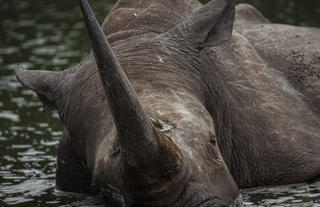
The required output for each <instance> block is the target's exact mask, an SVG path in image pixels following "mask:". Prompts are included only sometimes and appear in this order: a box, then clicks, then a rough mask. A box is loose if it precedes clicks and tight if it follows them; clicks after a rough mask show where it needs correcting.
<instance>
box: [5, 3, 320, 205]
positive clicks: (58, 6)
mask: <svg viewBox="0 0 320 207" xmlns="http://www.w3.org/2000/svg"><path fill="white" fill-rule="evenodd" d="M114 2H115V1H103V0H96V1H94V2H93V7H94V10H95V11H96V14H97V16H98V19H99V20H100V21H102V19H103V18H104V16H105V15H106V11H108V10H109V9H110V8H111V7H112V5H113V4H114ZM251 2H253V3H254V4H255V5H257V6H258V7H259V8H260V9H263V11H264V13H265V15H266V16H267V17H269V18H271V19H272V20H273V21H276V22H282V23H286V22H287V23H293V24H298V25H314V26H319V27H320V18H319V17H320V5H319V2H320V1H318V0H308V1H302V0H301V1H284V0H283V1H281V0H273V1H271V0H268V1H263V0H260V1H257V0H253V1H251ZM0 5H1V6H0V31H1V32H0V206H9V205H12V206H24V207H29V206H30V207H31V206H32V207H34V206H60V207H62V206H102V205H101V203H99V200H98V199H97V198H90V197H88V196H85V195H76V194H67V193H65V192H57V191H56V190H55V188H54V185H55V169H56V151H57V145H58V142H59V137H60V135H61V131H62V125H61V123H60V122H59V120H58V117H57V114H56V113H43V112H42V109H41V103H40V102H39V100H38V98H37V97H36V96H35V95H34V94H33V93H32V92H31V91H29V90H26V89H24V88H22V87H21V85H20V84H19V83H18V82H17V81H16V79H15V78H14V76H13V69H14V67H15V66H16V65H17V64H19V65H21V66H23V67H25V68H27V69H46V70H63V69H66V68H69V67H71V66H73V65H75V64H76V63H78V62H79V60H80V59H81V58H82V57H83V56H84V55H86V54H87V52H88V50H89V44H88V39H87V34H86V32H85V30H84V25H83V23H82V22H81V15H80V12H79V8H78V5H77V1H64V2H63V3H62V1H55V0H32V1H30V0H0ZM242 196H243V199H244V202H245V204H246V206H259V205H260V206H268V205H269V206H320V183H315V184H312V185H310V184H309V185H307V184H297V185H290V186H281V187H272V188H271V187H269V188H259V189H251V190H245V191H243V192H242Z"/></svg>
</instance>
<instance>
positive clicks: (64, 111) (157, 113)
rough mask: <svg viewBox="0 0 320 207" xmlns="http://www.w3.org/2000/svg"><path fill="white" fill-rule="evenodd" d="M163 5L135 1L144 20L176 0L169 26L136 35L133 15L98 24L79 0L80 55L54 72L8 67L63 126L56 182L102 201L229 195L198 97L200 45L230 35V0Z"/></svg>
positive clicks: (193, 200)
mask: <svg viewBox="0 0 320 207" xmlns="http://www.w3.org/2000/svg"><path fill="white" fill-rule="evenodd" d="M168 2H169V3H168ZM168 2H167V1H159V3H157V1H135V3H134V6H136V7H138V6H139V5H142V6H144V8H147V9H146V11H147V12H145V14H148V15H145V16H144V18H142V19H144V21H142V22H146V23H145V24H146V25H148V23H149V22H152V21H151V20H152V18H150V16H153V17H155V18H156V17H158V18H156V19H157V20H159V21H161V18H165V16H161V15H158V13H157V11H161V12H160V13H159V14H163V13H166V12H167V14H166V15H169V14H168V13H170V12H168V11H166V10H168V9H166V4H170V5H171V6H172V7H174V6H175V5H178V6H181V5H182V6H181V8H182V9H181V8H180V9H179V11H180V13H175V14H173V13H172V14H171V15H173V16H170V15H169V16H170V17H172V19H171V20H170V19H169V20H168V21H167V22H168V23H169V22H170V21H172V22H170V23H171V24H174V26H172V27H171V26H170V28H166V27H163V26H161V25H159V28H157V26H155V27H153V28H154V30H153V31H150V30H148V32H146V31H147V30H146V29H145V30H144V29H141V28H142V27H143V26H145V25H143V24H137V23H136V22H135V23H134V24H137V26H136V27H135V28H134V27H133V26H132V28H131V26H130V25H129V26H128V25H127V26H126V27H127V28H128V29H123V28H125V27H121V28H122V30H121V29H119V28H120V26H121V25H123V23H124V21H127V19H126V18H124V19H122V20H121V19H120V20H118V22H117V21H116V19H117V18H116V17H115V16H116V15H114V16H112V12H111V16H109V17H108V19H107V20H108V21H109V23H110V27H108V21H107V24H104V25H103V28H101V27H100V25H99V24H98V22H97V20H96V19H95V17H94V14H93V12H92V10H91V8H90V6H89V4H88V2H87V1H86V0H80V5H81V9H82V13H83V17H84V20H85V23H86V26H87V29H88V32H89V36H90V39H91V42H92V52H91V53H90V54H89V56H88V57H87V58H85V59H84V60H83V61H82V62H81V63H80V64H79V65H77V66H75V67H74V68H72V69H68V70H65V71H62V72H50V71H26V70H23V69H17V70H16V76H17V78H18V80H19V81H20V82H21V83H22V84H23V85H24V86H25V87H27V88H30V89H32V90H33V91H35V92H36V93H37V95H38V96H39V98H40V99H41V101H42V102H43V104H44V106H45V109H54V108H55V109H56V110H57V111H58V113H59V116H60V119H61V121H62V123H63V124H64V125H65V132H64V134H63V136H62V138H61V141H60V145H59V149H58V164H57V167H58V169H57V188H59V189H61V190H66V191H75V192H92V191H91V190H89V189H92V188H93V187H92V186H94V189H95V191H94V192H98V191H99V192H100V194H101V195H102V196H103V197H104V198H105V200H106V205H107V206H190V207H191V206H192V207H196V206H227V205H229V204H230V203H232V202H233V200H234V199H235V198H236V197H237V196H238V194H239V193H238V189H237V186H236V184H235V182H234V180H233V178H232V176H231V174H230V173H229V171H228V168H227V166H226V164H225V162H224V160H223V158H222V156H221V153H220V150H219V145H218V143H220V142H223V140H220V139H219V137H217V135H216V134H217V133H216V128H217V127H219V126H218V123H216V121H215V120H214V118H213V115H212V114H211V113H210V112H209V111H208V108H209V107H210V106H209V105H210V104H208V103H209V102H210V103H215V102H218V101H215V100H213V101H212V100H211V98H210V97H208V96H210V93H209V91H210V90H211V89H209V88H208V84H207V82H208V80H207V77H206V75H205V74H207V73H208V71H207V70H208V67H206V64H205V59H206V54H205V52H204V50H205V48H206V47H208V46H210V47H212V46H216V45H220V44H222V43H223V42H225V41H227V40H229V39H230V37H231V33H232V25H233V20H234V9H235V3H234V1H233V0H214V1H210V2H209V3H208V4H206V5H205V6H201V5H200V3H199V2H197V1H177V2H171V1H168ZM132 4H133V3H130V1H125V0H121V1H119V2H118V4H117V5H116V7H119V8H121V9H124V10H125V9H128V10H126V11H127V12H130V11H131V10H132V8H134V7H133V5H132ZM145 4H148V5H147V6H146V5H145ZM157 4H159V5H157ZM194 7H196V8H197V9H196V11H193V9H194ZM150 8H153V9H154V10H152V9H151V10H150ZM121 9H118V13H117V14H121V11H122V10H121ZM148 9H149V10H148ZM157 9H158V10H157ZM114 11H115V10H114ZM150 11H151V12H150ZM152 11H155V13H154V14H152ZM127 12H126V13H127ZM183 12H184V13H183ZM113 13H115V12H113ZM186 13H187V14H188V15H186ZM178 14H180V15H178ZM136 15H137V14H135V15H134V16H136ZM183 15H185V16H183ZM141 16H143V14H141ZM159 16H160V17H159ZM147 17H149V19H148V18H147ZM147 20H148V21H149V22H148V21H147ZM133 22H134V21H133ZM117 24H118V25H117ZM134 24H131V25H134ZM152 24H157V22H152ZM119 25H120V26H119ZM141 25H142V26H141ZM168 27H169V26H168ZM114 28H116V29H114ZM157 29H159V30H163V31H161V32H159V30H157ZM111 30H113V31H111ZM105 33H111V34H108V40H109V42H110V43H109V42H108V40H107V38H106V36H105ZM208 100H211V101H208ZM211 105H212V104H211ZM79 166H80V167H79Z"/></svg>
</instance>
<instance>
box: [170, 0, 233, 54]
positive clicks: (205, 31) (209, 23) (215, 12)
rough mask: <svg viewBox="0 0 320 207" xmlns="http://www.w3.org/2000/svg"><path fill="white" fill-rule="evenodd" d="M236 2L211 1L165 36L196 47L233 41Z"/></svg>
mask: <svg viewBox="0 0 320 207" xmlns="http://www.w3.org/2000/svg"><path fill="white" fill-rule="evenodd" d="M234 16H235V0H211V1H210V2H208V3H207V4H206V5H204V6H203V7H201V8H200V9H198V10H196V11H195V12H194V13H193V14H191V16H189V17H187V19H186V20H184V21H183V22H181V23H179V24H178V25H177V26H175V27H174V28H173V29H171V30H170V31H168V32H167V33H166V34H165V35H166V36H167V35H168V36H171V37H175V38H178V39H179V40H180V39H182V40H184V41H188V42H190V43H191V44H193V45H195V46H196V47H200V48H203V47H205V46H216V45H219V44H222V43H223V42H225V41H228V40H229V39H231V36H232V29H233V23H234Z"/></svg>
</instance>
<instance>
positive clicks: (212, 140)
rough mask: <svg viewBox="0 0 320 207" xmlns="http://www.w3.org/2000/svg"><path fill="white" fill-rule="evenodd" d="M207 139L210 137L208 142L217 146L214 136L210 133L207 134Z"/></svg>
mask: <svg viewBox="0 0 320 207" xmlns="http://www.w3.org/2000/svg"><path fill="white" fill-rule="evenodd" d="M209 137H210V142H211V143H212V144H214V145H216V144H217V139H216V136H215V135H214V134H213V133H212V132H209Z"/></svg>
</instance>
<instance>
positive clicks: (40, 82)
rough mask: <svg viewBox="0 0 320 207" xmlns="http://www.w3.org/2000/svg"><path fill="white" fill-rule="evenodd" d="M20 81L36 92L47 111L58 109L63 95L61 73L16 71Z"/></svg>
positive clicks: (17, 69)
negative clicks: (57, 106) (57, 105)
mask: <svg viewBox="0 0 320 207" xmlns="http://www.w3.org/2000/svg"><path fill="white" fill-rule="evenodd" d="M15 75H16V77H17V79H18V81H19V82H20V83H21V84H22V85H23V86H24V87H26V88H29V89H31V90H33V91H34V92H36V94H37V95H38V96H39V98H40V100H41V102H42V103H43V106H44V110H45V111H51V110H53V109H54V108H55V107H56V104H57V101H58V100H59V98H60V97H61V95H62V90H61V84H60V82H61V79H62V77H63V76H62V75H61V72H53V71H34V70H24V69H22V68H16V69H15Z"/></svg>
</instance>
